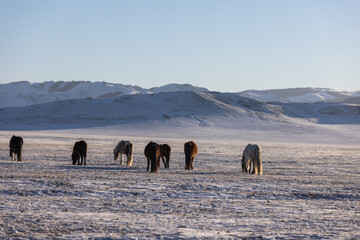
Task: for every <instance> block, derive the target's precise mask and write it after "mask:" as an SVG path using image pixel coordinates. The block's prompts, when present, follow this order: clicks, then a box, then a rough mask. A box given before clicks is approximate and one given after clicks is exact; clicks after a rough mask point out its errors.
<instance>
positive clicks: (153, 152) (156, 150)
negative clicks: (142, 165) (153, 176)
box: [144, 142, 160, 173]
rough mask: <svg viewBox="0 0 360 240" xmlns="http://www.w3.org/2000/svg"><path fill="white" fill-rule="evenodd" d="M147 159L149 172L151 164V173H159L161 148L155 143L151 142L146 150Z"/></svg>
mask: <svg viewBox="0 0 360 240" xmlns="http://www.w3.org/2000/svg"><path fill="white" fill-rule="evenodd" d="M144 154H145V157H146V159H147V169H146V171H149V166H150V162H151V171H150V172H152V173H157V170H158V167H159V166H160V147H159V145H158V144H157V143H155V142H149V143H148V144H147V145H146V147H145V150H144Z"/></svg>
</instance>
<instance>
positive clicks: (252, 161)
mask: <svg viewBox="0 0 360 240" xmlns="http://www.w3.org/2000/svg"><path fill="white" fill-rule="evenodd" d="M251 166H253V170H252V171H251ZM241 168H242V171H243V172H244V173H251V174H259V175H262V172H263V171H262V165H261V148H260V147H259V146H258V145H256V144H248V145H247V146H246V148H245V149H244V152H243V156H242V160H241Z"/></svg>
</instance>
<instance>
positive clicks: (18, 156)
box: [17, 150, 21, 162]
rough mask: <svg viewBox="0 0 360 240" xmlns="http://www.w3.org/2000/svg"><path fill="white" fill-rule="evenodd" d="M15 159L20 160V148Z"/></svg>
mask: <svg viewBox="0 0 360 240" xmlns="http://www.w3.org/2000/svg"><path fill="white" fill-rule="evenodd" d="M17 160H18V161H19V162H21V150H20V151H18V153H17Z"/></svg>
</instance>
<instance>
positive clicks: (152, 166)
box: [150, 157, 160, 173]
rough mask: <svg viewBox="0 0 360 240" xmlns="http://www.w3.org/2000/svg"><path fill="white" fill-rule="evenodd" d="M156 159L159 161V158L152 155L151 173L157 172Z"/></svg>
mask: <svg viewBox="0 0 360 240" xmlns="http://www.w3.org/2000/svg"><path fill="white" fill-rule="evenodd" d="M158 160H159V161H160V158H156V157H155V158H154V157H153V158H152V159H151V171H150V172H152V173H157V169H158V168H157V166H158V165H157V164H158V163H157V162H158Z"/></svg>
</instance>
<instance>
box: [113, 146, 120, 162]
mask: <svg viewBox="0 0 360 240" xmlns="http://www.w3.org/2000/svg"><path fill="white" fill-rule="evenodd" d="M118 157H119V151H118V150H117V149H116V148H114V161H115V160H116V159H117V158H118Z"/></svg>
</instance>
